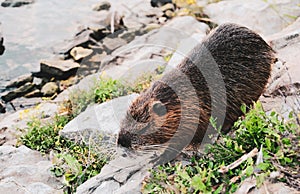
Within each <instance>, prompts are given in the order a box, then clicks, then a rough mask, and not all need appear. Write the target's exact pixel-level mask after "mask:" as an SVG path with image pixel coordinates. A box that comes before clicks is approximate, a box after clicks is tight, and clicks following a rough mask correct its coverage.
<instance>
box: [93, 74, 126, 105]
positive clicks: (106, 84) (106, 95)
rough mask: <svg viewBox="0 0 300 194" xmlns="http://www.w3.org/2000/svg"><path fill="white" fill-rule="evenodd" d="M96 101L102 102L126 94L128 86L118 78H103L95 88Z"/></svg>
mask: <svg viewBox="0 0 300 194" xmlns="http://www.w3.org/2000/svg"><path fill="white" fill-rule="evenodd" d="M94 94H95V102H97V103H101V102H105V101H107V100H111V99H113V98H115V97H118V96H123V95H125V94H126V87H125V86H124V85H123V84H121V82H120V81H118V80H113V79H112V78H101V79H100V80H99V82H98V83H97V85H96V89H95V90H94Z"/></svg>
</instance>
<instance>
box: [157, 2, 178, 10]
mask: <svg viewBox="0 0 300 194" xmlns="http://www.w3.org/2000/svg"><path fill="white" fill-rule="evenodd" d="M160 10H161V11H163V12H165V11H167V10H171V11H174V10H175V6H174V4H173V3H167V4H165V5H163V6H162V7H160Z"/></svg>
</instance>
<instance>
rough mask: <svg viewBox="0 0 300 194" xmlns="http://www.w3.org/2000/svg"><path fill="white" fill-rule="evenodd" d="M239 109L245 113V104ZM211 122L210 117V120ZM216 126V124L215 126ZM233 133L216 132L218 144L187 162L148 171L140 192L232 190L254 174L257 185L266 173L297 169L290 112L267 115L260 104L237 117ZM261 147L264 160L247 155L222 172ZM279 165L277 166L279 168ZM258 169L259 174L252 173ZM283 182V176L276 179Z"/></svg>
mask: <svg viewBox="0 0 300 194" xmlns="http://www.w3.org/2000/svg"><path fill="white" fill-rule="evenodd" d="M242 110H243V111H244V113H246V107H245V106H243V107H242ZM211 121H212V123H213V121H214V120H213V119H211ZM215 127H216V126H215ZM233 128H234V129H235V130H236V131H235V133H234V135H233V136H230V135H222V134H221V135H220V138H219V140H218V143H215V144H212V145H208V146H207V147H206V150H205V154H204V155H203V156H201V157H200V158H199V157H192V158H191V159H190V162H191V164H190V165H186V166H183V165H182V164H181V163H175V164H167V165H164V166H159V167H157V168H156V169H153V170H151V175H150V177H148V178H147V179H145V180H144V185H143V188H142V192H143V193H199V192H200V193H233V192H235V191H236V189H237V188H238V185H239V183H240V182H242V181H243V180H244V179H246V178H247V177H249V176H252V175H254V176H256V180H257V186H260V185H261V183H262V182H263V181H264V180H265V179H266V178H267V177H268V175H269V174H270V172H272V171H277V170H282V168H283V169H285V170H288V171H289V172H299V170H300V169H299V166H300V156H299V150H300V149H299V146H300V145H299V140H300V136H299V134H300V130H299V126H297V124H296V122H295V120H293V118H292V115H290V120H289V121H287V122H284V120H283V119H282V118H281V117H280V116H279V115H278V114H277V113H275V112H272V113H270V114H269V115H267V114H266V113H265V112H264V111H263V109H262V107H261V104H260V103H256V104H255V107H254V108H253V109H250V111H249V112H248V113H247V114H246V115H245V118H244V119H239V120H238V121H237V122H236V123H235V125H234V127H233ZM261 146H262V147H263V159H264V161H263V162H262V163H260V164H259V165H258V166H256V165H255V164H254V159H255V158H248V159H247V160H246V161H244V162H242V163H241V164H240V165H239V166H238V167H236V168H234V169H229V171H228V172H227V173H222V172H221V171H220V169H221V168H222V167H225V166H227V165H229V164H232V163H233V162H235V161H236V160H237V159H239V158H240V157H241V156H243V155H244V154H246V153H248V152H250V151H251V150H253V149H254V148H260V147H261ZM279 167H280V168H279ZM255 169H259V170H260V173H259V174H257V173H255ZM280 181H286V179H280Z"/></svg>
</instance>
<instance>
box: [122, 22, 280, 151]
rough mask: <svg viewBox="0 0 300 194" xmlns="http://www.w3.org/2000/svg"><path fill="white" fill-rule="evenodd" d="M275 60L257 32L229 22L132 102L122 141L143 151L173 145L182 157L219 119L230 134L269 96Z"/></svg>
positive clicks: (128, 146) (199, 141) (171, 146)
mask: <svg viewBox="0 0 300 194" xmlns="http://www.w3.org/2000/svg"><path fill="white" fill-rule="evenodd" d="M274 62H275V56H274V51H273V50H272V48H271V47H270V46H269V45H268V44H267V43H266V42H265V41H264V40H263V39H262V38H261V37H260V36H259V35H258V34H256V33H255V32H253V31H251V30H250V29H248V28H246V27H242V26H239V25H236V24H231V23H227V24H223V25H220V26H219V27H217V28H216V29H214V30H212V32H211V33H210V34H209V35H208V36H207V37H206V38H205V39H204V40H203V41H202V42H201V43H200V44H198V45H197V46H196V47H195V48H194V49H193V50H192V51H191V52H190V53H189V55H188V56H187V57H185V59H184V60H183V61H182V62H181V63H180V64H179V65H178V66H177V67H176V68H175V69H173V70H171V71H169V72H168V73H166V74H164V76H163V77H162V78H161V79H160V80H158V81H155V82H154V83H153V84H152V85H151V86H150V88H148V89H147V90H146V91H144V92H142V93H141V94H140V96H139V97H137V98H136V99H135V100H134V101H133V102H132V104H131V106H130V108H129V109H128V111H127V114H126V116H125V118H124V119H123V120H122V122H121V129H120V132H119V136H118V140H117V143H118V144H119V145H121V146H123V147H127V148H132V149H139V148H142V147H149V146H167V147H168V148H169V151H170V152H174V153H178V152H180V151H181V150H182V149H183V148H185V147H187V146H188V145H191V146H193V147H197V146H199V145H200V144H201V142H202V140H203V139H204V136H205V134H206V132H207V131H208V128H210V127H211V125H210V118H211V117H212V118H215V119H216V122H217V125H218V126H222V128H221V130H222V131H223V132H227V131H228V130H229V129H230V128H231V127H232V125H233V123H234V122H235V121H236V120H237V119H238V117H240V116H241V115H242V114H243V113H242V111H241V105H242V104H245V105H247V106H250V105H251V104H253V102H254V101H257V100H258V98H259V96H260V95H261V94H262V93H263V91H264V89H265V85H266V84H267V82H268V79H269V77H270V72H271V65H272V64H273V63H274Z"/></svg>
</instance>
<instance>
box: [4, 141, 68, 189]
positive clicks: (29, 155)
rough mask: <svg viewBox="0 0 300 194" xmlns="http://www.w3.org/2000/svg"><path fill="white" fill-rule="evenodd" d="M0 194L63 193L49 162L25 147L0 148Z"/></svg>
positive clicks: (60, 183)
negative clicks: (52, 173)
mask: <svg viewBox="0 0 300 194" xmlns="http://www.w3.org/2000/svg"><path fill="white" fill-rule="evenodd" d="M0 160H1V166H0V176H1V180H0V193H16V194H18V193H20V194H22V193H27V192H29V193H49V194H50V193H63V190H62V189H61V188H62V185H63V184H62V182H61V181H60V180H59V179H57V178H54V176H53V175H51V172H50V168H51V166H52V164H51V161H49V160H47V159H46V158H45V157H43V156H42V155H41V154H40V153H39V152H37V151H33V150H30V149H29V148H27V147H25V146H20V147H19V148H15V147H13V146H0Z"/></svg>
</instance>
